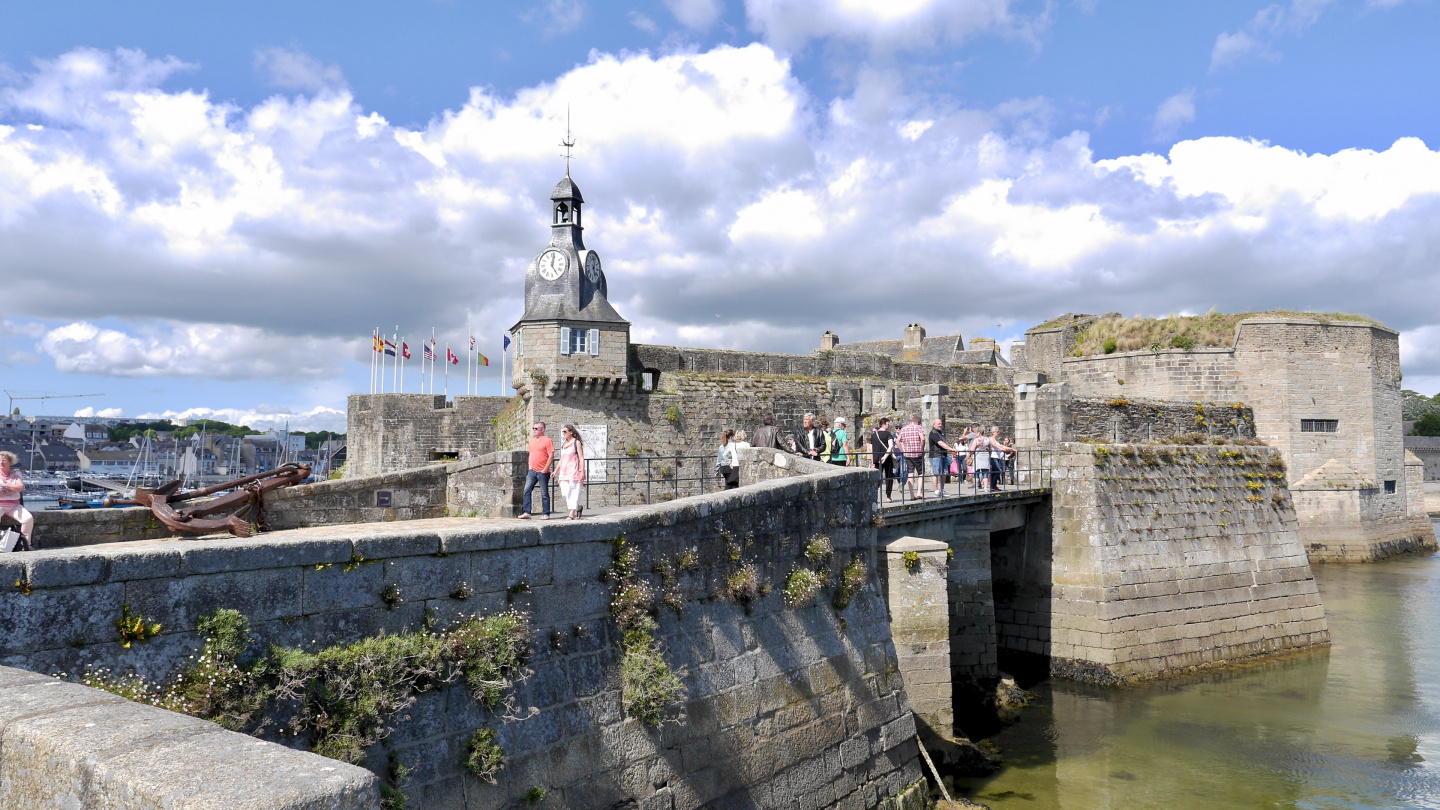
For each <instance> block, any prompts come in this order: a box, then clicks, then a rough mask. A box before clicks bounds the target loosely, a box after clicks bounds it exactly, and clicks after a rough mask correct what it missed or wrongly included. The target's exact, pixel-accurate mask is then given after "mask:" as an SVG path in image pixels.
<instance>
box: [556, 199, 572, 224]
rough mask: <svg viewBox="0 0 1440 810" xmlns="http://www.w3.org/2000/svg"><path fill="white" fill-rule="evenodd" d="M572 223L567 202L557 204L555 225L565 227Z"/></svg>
mask: <svg viewBox="0 0 1440 810" xmlns="http://www.w3.org/2000/svg"><path fill="white" fill-rule="evenodd" d="M569 221H570V205H569V204H568V203H565V202H558V203H556V204H555V224H556V225H563V224H565V223H567V222H569Z"/></svg>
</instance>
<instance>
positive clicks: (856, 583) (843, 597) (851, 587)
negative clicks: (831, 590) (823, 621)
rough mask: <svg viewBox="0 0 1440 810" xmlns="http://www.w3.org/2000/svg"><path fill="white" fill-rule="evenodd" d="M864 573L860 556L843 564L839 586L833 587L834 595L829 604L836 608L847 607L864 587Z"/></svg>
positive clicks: (863, 564)
mask: <svg viewBox="0 0 1440 810" xmlns="http://www.w3.org/2000/svg"><path fill="white" fill-rule="evenodd" d="M865 575H866V571H865V561H864V560H863V559H861V558H860V557H855V558H853V559H851V560H850V562H849V563H847V564H846V565H845V569H844V570H843V571H841V572H840V587H838V588H836V589H835V595H834V596H833V597H832V598H831V600H830V604H831V605H833V606H834V607H835V609H836V610H844V609H845V608H847V607H849V606H850V602H851V601H853V600H854V599H855V595H856V594H858V593H860V591H861V590H862V589H864V587H865Z"/></svg>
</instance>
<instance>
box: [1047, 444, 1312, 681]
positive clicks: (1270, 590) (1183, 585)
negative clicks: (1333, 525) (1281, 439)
mask: <svg viewBox="0 0 1440 810" xmlns="http://www.w3.org/2000/svg"><path fill="white" fill-rule="evenodd" d="M1054 463H1055V468H1054V482H1055V485H1054V495H1053V497H1054V502H1053V503H1054V513H1053V514H1054V522H1055V531H1054V546H1053V567H1054V570H1053V590H1052V593H1051V608H1050V609H1051V613H1052V616H1051V623H1052V627H1053V630H1052V634H1051V639H1050V650H1049V652H1050V656H1051V670H1052V672H1054V673H1056V674H1062V675H1065V676H1067V677H1073V678H1078V679H1081V680H1090V681H1096V682H1102V683H1111V682H1121V681H1129V680H1140V679H1145V678H1150V677H1156V676H1161V675H1173V674H1177V673H1181V672H1185V671H1188V670H1190V669H1193V668H1199V667H1208V666H1215V665H1221V664H1227V663H1233V662H1237V661H1243V660H1245V659H1247V658H1251V657H1255V656H1260V655H1268V654H1274V653H1281V652H1288V651H1295V650H1303V649H1308V648H1312V647H1317V646H1324V645H1327V644H1328V643H1329V631H1328V629H1327V625H1326V622H1325V613H1324V609H1323V608H1322V607H1321V604H1320V597H1319V592H1318V591H1317V589H1316V587H1315V580H1314V578H1313V576H1312V575H1311V572H1310V564H1309V562H1308V561H1307V558H1306V554H1305V549H1304V547H1303V546H1302V544H1301V542H1300V537H1299V526H1298V523H1297V521H1296V519H1295V512H1294V509H1293V507H1292V501H1291V498H1290V496H1289V493H1288V490H1287V489H1286V486H1285V483H1286V482H1285V479H1284V477H1283V473H1281V469H1282V467H1281V466H1280V461H1279V455H1278V454H1277V453H1275V452H1274V451H1273V450H1270V449H1268V448H1251V447H1243V448H1227V447H1209V446H1201V447H1154V446H1141V447H1135V446H1126V445H1099V446H1087V445H1079V444H1066V445H1062V446H1061V448H1060V453H1058V454H1057V455H1056V457H1055V460H1054ZM1276 475H1280V477H1279V478H1276V477H1275V476H1276Z"/></svg>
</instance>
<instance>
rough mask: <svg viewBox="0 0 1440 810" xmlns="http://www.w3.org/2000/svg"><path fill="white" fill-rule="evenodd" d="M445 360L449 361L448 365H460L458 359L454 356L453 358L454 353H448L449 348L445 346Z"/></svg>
mask: <svg viewBox="0 0 1440 810" xmlns="http://www.w3.org/2000/svg"><path fill="white" fill-rule="evenodd" d="M445 359H446V360H449V361H450V365H452V366H458V365H460V358H458V357H456V356H455V353H454V352H452V351H450V347H449V346H446V347H445Z"/></svg>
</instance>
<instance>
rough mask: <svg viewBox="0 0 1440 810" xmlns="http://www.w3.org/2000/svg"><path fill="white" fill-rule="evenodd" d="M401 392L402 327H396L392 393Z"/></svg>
mask: <svg viewBox="0 0 1440 810" xmlns="http://www.w3.org/2000/svg"><path fill="white" fill-rule="evenodd" d="M399 391H400V327H399V326H398V325H397V326H396V327H395V369H394V370H393V371H392V372H391V373H390V393H392V394H395V393H399Z"/></svg>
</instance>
